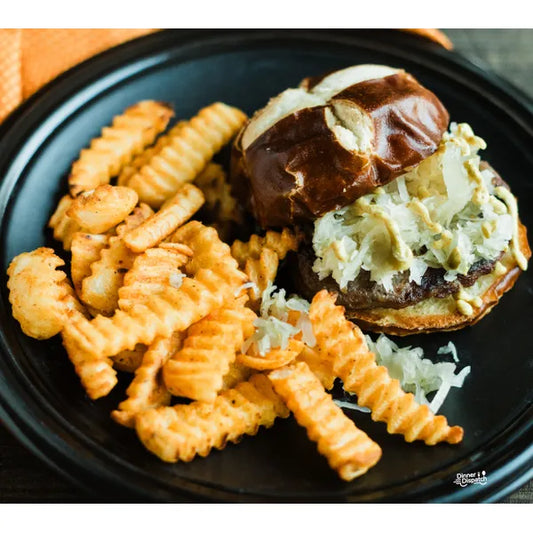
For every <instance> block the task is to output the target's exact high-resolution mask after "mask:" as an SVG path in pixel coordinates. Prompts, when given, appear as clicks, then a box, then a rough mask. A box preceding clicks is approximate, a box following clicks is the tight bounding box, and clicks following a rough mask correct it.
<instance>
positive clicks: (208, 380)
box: [163, 297, 257, 402]
mask: <svg viewBox="0 0 533 533" xmlns="http://www.w3.org/2000/svg"><path fill="white" fill-rule="evenodd" d="M245 302H246V298H245V297H241V298H238V299H237V300H235V301H233V302H231V303H230V304H229V305H227V306H225V307H222V308H220V309H216V310H215V311H213V312H212V313H210V314H209V315H207V316H206V317H205V318H203V319H202V320H200V321H199V322H197V323H196V324H193V325H192V326H191V327H190V328H189V329H188V330H187V338H186V339H185V341H184V343H183V347H182V348H181V350H179V351H177V352H176V353H174V355H173V356H172V357H171V358H170V359H169V360H168V361H167V362H166V364H165V366H164V367H163V379H164V382H165V385H166V386H167V388H168V390H169V391H170V392H171V393H172V394H173V395H174V396H183V397H186V398H191V399H193V400H200V401H206V402H212V401H214V400H215V398H216V396H217V393H218V391H220V390H221V389H222V388H223V385H224V376H225V375H226V374H227V373H228V372H229V370H230V365H231V364H232V363H233V362H234V361H235V357H236V352H237V350H238V348H239V347H240V346H241V345H242V343H243V341H244V339H245V338H246V337H249V336H250V335H252V334H253V332H254V326H253V322H254V320H255V319H256V318H257V316H256V314H255V313H254V312H253V311H251V310H250V309H248V308H247V307H245V305H244V304H245Z"/></svg>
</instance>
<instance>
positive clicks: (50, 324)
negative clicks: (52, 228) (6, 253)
mask: <svg viewBox="0 0 533 533" xmlns="http://www.w3.org/2000/svg"><path fill="white" fill-rule="evenodd" d="M64 264H65V262H64V261H63V260H62V259H61V258H59V257H58V256H57V255H55V253H54V250H52V249H51V248H45V247H41V248H37V249H36V250H33V251H31V252H24V253H21V254H19V255H17V256H16V257H14V258H13V259H12V261H11V263H10V264H9V267H8V269H7V276H8V280H7V288H8V289H9V302H10V303H11V307H12V313H13V318H15V320H17V321H18V322H19V324H20V326H21V328H22V331H23V332H24V333H25V334H26V335H28V336H30V337H33V338H35V339H49V338H50V337H53V336H54V335H56V334H57V333H59V332H60V331H61V330H62V329H63V327H64V325H65V321H66V319H67V314H68V312H69V311H70V310H78V311H83V308H82V306H81V305H80V303H79V302H78V300H77V299H76V297H75V295H74V291H73V289H72V287H71V285H70V283H69V280H68V279H67V275H66V274H65V272H63V271H62V270H58V268H59V267H60V266H63V265H64Z"/></svg>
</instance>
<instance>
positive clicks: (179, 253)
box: [118, 243, 192, 311]
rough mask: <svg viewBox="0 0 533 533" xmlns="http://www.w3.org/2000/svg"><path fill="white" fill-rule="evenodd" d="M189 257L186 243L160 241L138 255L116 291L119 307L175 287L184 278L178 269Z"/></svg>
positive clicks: (125, 307)
mask: <svg viewBox="0 0 533 533" xmlns="http://www.w3.org/2000/svg"><path fill="white" fill-rule="evenodd" d="M190 256H192V250H191V249H190V248H189V247H188V246H185V245H184V244H175V243H163V244H161V246H160V247H159V248H150V249H148V250H146V252H144V253H143V254H141V255H139V256H137V257H136V258H135V261H134V262H133V266H132V268H131V270H130V271H129V272H128V273H127V274H126V275H125V276H124V285H123V286H122V287H121V288H120V289H119V291H118V296H119V300H118V306H119V308H120V309H122V310H123V311H128V310H129V309H131V308H132V307H133V306H134V305H138V304H142V303H144V302H145V301H146V300H148V299H150V298H152V297H153V296H156V295H162V294H164V293H165V291H167V290H168V289H169V288H175V289H178V288H179V287H180V286H181V283H182V280H183V277H184V274H182V273H181V271H180V268H181V267H182V266H183V265H185V264H186V263H187V261H188V260H189V258H190Z"/></svg>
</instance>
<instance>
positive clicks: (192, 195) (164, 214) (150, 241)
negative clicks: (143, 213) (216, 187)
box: [124, 183, 204, 253]
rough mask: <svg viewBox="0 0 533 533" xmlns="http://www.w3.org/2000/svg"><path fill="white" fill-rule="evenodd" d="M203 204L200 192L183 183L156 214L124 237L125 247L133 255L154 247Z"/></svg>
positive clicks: (192, 186)
mask: <svg viewBox="0 0 533 533" xmlns="http://www.w3.org/2000/svg"><path fill="white" fill-rule="evenodd" d="M203 203H204V195H203V194H202V191H201V190H200V189H198V188H197V187H195V186H194V185H191V184H190V183H185V184H184V185H183V186H182V187H181V188H180V189H179V190H178V192H177V193H176V194H175V195H174V196H173V197H172V198H170V199H169V200H167V201H166V202H165V203H164V204H163V205H162V206H161V209H160V210H159V211H158V212H157V213H154V214H153V215H152V216H151V217H150V218H148V219H147V220H145V221H144V222H143V223H142V224H141V225H140V226H139V227H137V228H135V229H134V230H133V231H130V232H129V233H128V234H127V235H125V236H124V242H125V243H126V246H127V247H128V248H129V249H130V250H132V251H134V252H135V253H141V252H144V251H145V250H146V249H148V248H151V247H153V246H156V245H157V244H159V243H160V242H161V241H162V240H163V239H165V238H166V237H168V236H169V235H170V234H171V233H173V232H174V231H175V230H176V229H177V228H178V227H179V226H181V225H182V224H184V223H185V222H187V220H189V219H190V218H191V217H192V216H193V215H194V213H196V211H198V209H200V207H202V204H203Z"/></svg>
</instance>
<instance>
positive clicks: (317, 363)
mask: <svg viewBox="0 0 533 533" xmlns="http://www.w3.org/2000/svg"><path fill="white" fill-rule="evenodd" d="M296 360H297V361H302V362H304V363H305V364H306V365H307V366H308V367H309V368H310V369H311V371H312V372H313V374H314V375H315V376H316V377H317V378H318V379H319V380H320V383H322V385H323V387H324V388H325V389H326V390H331V389H332V388H333V385H334V383H335V378H336V377H337V376H336V375H335V373H334V372H333V365H332V363H331V359H330V358H329V357H323V355H322V354H321V353H320V352H319V351H318V350H316V349H315V348H310V347H309V346H307V345H304V347H303V349H302V351H301V352H300V353H299V354H298V357H297V358H296Z"/></svg>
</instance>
